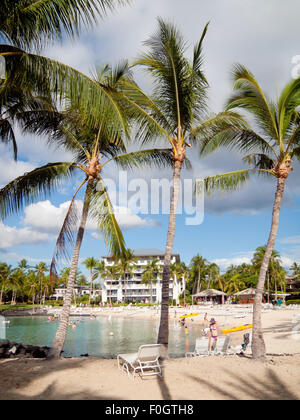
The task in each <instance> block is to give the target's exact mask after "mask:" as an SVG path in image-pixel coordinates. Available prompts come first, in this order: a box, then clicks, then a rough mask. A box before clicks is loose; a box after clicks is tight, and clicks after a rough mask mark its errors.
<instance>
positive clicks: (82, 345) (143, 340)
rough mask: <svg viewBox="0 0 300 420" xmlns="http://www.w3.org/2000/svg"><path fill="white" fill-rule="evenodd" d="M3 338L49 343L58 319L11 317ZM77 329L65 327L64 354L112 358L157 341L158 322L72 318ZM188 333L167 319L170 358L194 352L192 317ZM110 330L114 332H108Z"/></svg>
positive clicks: (195, 334) (195, 328)
mask: <svg viewBox="0 0 300 420" xmlns="http://www.w3.org/2000/svg"><path fill="white" fill-rule="evenodd" d="M6 319H8V320H9V321H10V324H9V328H7V329H6V338H7V339H8V340H10V341H14V342H17V343H23V344H31V345H35V346H50V345H51V342H52V340H53V338H54V336H55V333H56V329H57V327H58V322H49V321H48V319H47V318H46V317H11V318H6ZM70 321H71V322H73V323H76V322H77V324H76V329H72V327H71V326H69V327H68V333H67V338H66V341H65V346H64V353H63V356H65V357H71V356H73V357H78V356H81V355H83V354H88V355H89V356H94V357H102V358H115V357H116V356H117V355H118V354H120V353H132V352H136V351H137V349H138V347H139V346H141V345H142V344H153V343H156V340H157V335H158V327H159V323H158V321H154V320H144V319H128V318H113V319H111V320H109V319H107V318H100V317H99V318H96V319H90V318H88V317H76V318H75V317H74V318H71V319H70ZM187 327H188V334H186V330H185V329H184V328H183V327H180V326H179V324H178V321H175V320H170V334H169V357H183V356H184V354H185V352H186V351H193V350H194V347H195V341H196V338H197V337H200V335H201V328H202V327H201V326H199V325H195V323H194V322H192V321H191V320H189V321H188V323H187ZM111 333H113V335H111Z"/></svg>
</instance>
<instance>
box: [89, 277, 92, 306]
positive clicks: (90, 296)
mask: <svg viewBox="0 0 300 420" xmlns="http://www.w3.org/2000/svg"><path fill="white" fill-rule="evenodd" d="M92 293H93V270H91V282H90V295H89V306H90V305H91V298H92Z"/></svg>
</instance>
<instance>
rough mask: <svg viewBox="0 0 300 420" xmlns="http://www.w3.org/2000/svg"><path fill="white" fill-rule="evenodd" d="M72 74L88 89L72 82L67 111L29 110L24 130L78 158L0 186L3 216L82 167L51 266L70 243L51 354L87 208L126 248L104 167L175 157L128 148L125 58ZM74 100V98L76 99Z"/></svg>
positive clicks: (111, 242) (117, 246)
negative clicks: (91, 73)
mask: <svg viewBox="0 0 300 420" xmlns="http://www.w3.org/2000/svg"><path fill="white" fill-rule="evenodd" d="M74 74H75V75H76V76H78V79H80V80H81V81H82V86H83V85H84V89H86V90H85V91H79V92H78V91H76V92H74V87H73V91H72V92H69V93H70V95H71V96H70V97H69V98H68V101H69V102H70V106H69V108H68V109H67V110H66V111H64V112H58V111H56V112H53V111H52V110H51V112H48V113H44V114H42V115H37V114H30V115H29V116H28V120H27V122H26V129H27V130H32V131H33V132H35V133H43V134H45V133H46V134H48V135H49V138H50V139H51V140H52V141H56V142H57V143H58V144H62V145H63V146H64V147H66V148H68V149H69V150H72V151H73V153H74V155H75V160H74V161H72V162H58V163H50V164H47V165H45V166H43V167H41V168H38V169H35V170H33V171H31V172H29V173H27V174H25V175H24V176H21V177H18V178H17V179H15V180H14V181H13V182H11V183H9V184H8V185H7V186H6V187H4V188H3V189H2V190H0V211H1V217H2V218H3V217H7V216H8V215H9V214H11V213H12V212H17V211H19V210H21V208H22V206H24V205H25V204H28V203H31V202H33V201H35V200H37V199H38V198H39V197H40V196H41V195H44V196H45V195H46V194H47V193H49V192H51V191H52V190H53V189H54V188H55V186H56V185H57V183H58V181H59V180H60V179H65V178H67V177H69V176H70V175H72V174H73V173H74V172H75V171H78V170H79V171H80V172H81V174H83V176H84V179H83V181H82V182H81V184H80V185H79V186H78V188H77V190H76V191H75V194H74V195H73V197H72V200H71V203H70V206H69V208H68V211H67V215H66V218H65V221H64V223H63V226H62V229H61V231H60V234H59V237H58V240H57V244H56V250H55V255H54V258H53V261H52V263H51V267H50V281H52V282H53V279H54V277H55V276H56V262H57V260H58V259H59V258H60V256H61V255H62V256H64V257H68V255H69V254H68V252H67V249H66V246H67V245H69V248H70V246H71V247H72V249H73V259H72V265H71V271H70V276H69V281H68V287H67V292H66V296H65V300H64V308H63V311H62V316H61V322H60V326H59V328H58V330H57V334H56V337H55V339H54V341H53V346H52V350H51V351H50V352H49V357H50V358H51V357H54V356H55V357H58V356H59V354H60V352H61V350H62V346H63V344H64V340H65V336H66V332H67V324H68V319H69V314H70V307H71V300H72V294H73V287H74V281H75V277H76V272H77V266H78V259H79V251H80V248H81V244H82V240H83V234H84V229H85V225H86V222H87V218H88V215H89V213H90V216H91V217H92V218H94V219H96V220H97V223H98V225H99V229H100V230H101V231H102V234H103V236H104V239H105V241H106V243H107V244H108V246H109V248H110V250H111V252H112V254H113V255H115V256H120V255H121V254H123V253H124V252H125V245H124V238H123V235H122V233H121V230H120V228H119V226H118V223H117V220H116V217H115V215H114V210H113V206H112V204H111V201H110V199H109V196H108V192H107V190H106V188H105V185H104V181H103V178H102V176H101V175H102V172H103V168H104V167H105V166H106V165H107V164H110V163H112V162H114V163H116V164H117V165H118V166H120V167H122V168H124V169H133V168H139V167H140V166H141V165H148V166H153V165H157V166H158V167H161V166H163V165H169V164H170V160H171V159H170V151H169V150H165V149H151V150H142V151H137V152H131V153H126V148H125V144H124V138H126V137H127V136H128V135H129V123H128V116H127V112H129V111H128V109H129V105H128V104H127V103H126V104H124V102H123V103H122V102H121V101H120V100H119V101H118V99H119V98H120V96H121V90H122V87H123V84H124V83H126V82H128V83H133V81H131V76H130V74H129V73H128V68H127V65H126V63H125V64H124V65H121V66H119V67H118V68H117V69H116V70H115V71H113V70H111V68H110V67H108V66H105V67H104V69H103V70H102V71H99V72H98V73H97V74H96V75H95V76H94V77H93V78H89V77H88V76H85V75H82V74H80V73H78V72H76V71H74ZM83 92H85V94H83ZM80 93H82V94H83V96H81V94H80ZM77 94H78V96H79V97H77ZM86 97H89V98H92V99H93V100H94V101H95V103H94V108H93V107H92V103H91V102H89V105H87V103H85V100H86ZM66 99H67V98H66ZM73 100H74V101H75V103H74V102H72V101H73ZM81 100H82V103H81ZM96 115H97V116H98V117H97V118H96ZM84 186H86V190H85V195H84V202H83V210H82V215H81V220H80V224H79V229H78V232H77V236H76V240H75V231H74V225H76V222H77V221H78V218H77V212H76V201H75V199H76V196H77V194H78V193H79V191H80V190H81V189H82V188H83V187H84Z"/></svg>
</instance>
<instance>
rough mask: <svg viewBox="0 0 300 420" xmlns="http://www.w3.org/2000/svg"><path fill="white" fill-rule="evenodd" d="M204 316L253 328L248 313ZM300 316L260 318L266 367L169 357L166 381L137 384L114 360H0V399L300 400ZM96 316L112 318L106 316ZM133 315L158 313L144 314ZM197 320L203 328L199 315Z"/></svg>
mask: <svg viewBox="0 0 300 420" xmlns="http://www.w3.org/2000/svg"><path fill="white" fill-rule="evenodd" d="M202 309H203V308H202ZM202 309H201V310H202ZM246 309H247V308H244V310H245V311H246ZM235 310H236V311H237V313H240V312H239V310H238V309H237V308H235ZM205 311H206V312H207V313H208V314H209V316H212V315H214V316H215V318H216V319H217V321H218V322H219V324H220V326H222V325H227V326H228V325H230V326H232V327H234V326H237V325H242V324H245V323H247V322H248V321H250V322H251V317H252V314H251V313H249V314H247V315H246V316H245V317H244V318H235V316H237V315H234V314H233V315H228V314H224V313H226V310H225V312H224V307H223V308H222V309H217V308H214V307H209V308H205ZM218 312H219V315H218ZM299 312H300V311H299V309H295V310H291V309H280V310H270V311H265V312H264V313H263V327H264V332H265V341H266V346H267V353H268V358H267V362H265V363H263V364H261V363H259V362H253V361H252V360H251V358H249V357H245V356H243V357H242V356H239V355H231V356H213V357H205V358H183V359H168V360H165V361H164V363H163V378H157V377H149V378H146V379H141V378H140V377H137V378H136V379H135V380H133V379H128V377H127V375H126V374H125V373H123V372H121V371H119V370H118V368H117V361H116V360H104V359H97V358H73V359H61V360H58V361H51V362H48V361H45V360H31V359H23V360H22V359H19V360H18V359H7V360H2V361H1V362H0V387H1V395H0V399H2V400H5V399H102V400H214V399H242V400H249V399H251V400H252V399H264V400H268V399H270V400H275V399H280V400H290V399H300V334H299V333H297V332H295V325H296V324H295V322H293V321H294V320H295V315H297V314H299ZM231 313H232V309H231ZM222 314H223V315H222ZM244 314H245V313H244ZM244 314H243V315H244ZM120 315H121V313H115V314H114V315H113V316H120ZM122 315H123V316H124V314H122ZM176 315H177V316H179V315H180V314H178V313H177V314H176ZM99 316H107V314H106V315H105V313H104V311H103V312H102V315H99ZM125 316H128V314H127V315H125ZM131 316H134V315H131ZM135 316H156V315H153V312H151V315H150V314H149V313H146V311H143V313H142V311H141V313H140V314H139V315H138V314H135ZM172 316H175V314H172V313H171V317H172ZM238 316H241V315H238ZM190 322H191V321H190ZM194 322H202V316H199V317H198V320H195V321H194ZM293 328H294V332H293ZM241 337H242V333H241V332H239V333H233V334H231V339H232V343H233V344H235V343H236V344H240V342H241Z"/></svg>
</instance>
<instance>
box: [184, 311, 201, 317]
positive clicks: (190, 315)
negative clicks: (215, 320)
mask: <svg viewBox="0 0 300 420" xmlns="http://www.w3.org/2000/svg"><path fill="white" fill-rule="evenodd" d="M197 315H199V313H198V312H196V313H195V314H189V315H182V316H180V317H179V318H191V317H192V316H197Z"/></svg>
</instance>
